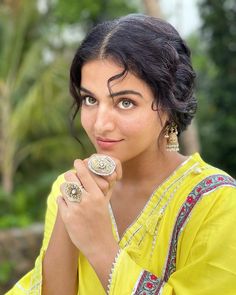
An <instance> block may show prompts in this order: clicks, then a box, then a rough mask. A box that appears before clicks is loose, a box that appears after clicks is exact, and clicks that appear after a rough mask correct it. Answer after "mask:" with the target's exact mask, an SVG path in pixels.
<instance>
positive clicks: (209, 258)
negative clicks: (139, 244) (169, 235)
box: [109, 187, 236, 295]
mask: <svg viewBox="0 0 236 295" xmlns="http://www.w3.org/2000/svg"><path fill="white" fill-rule="evenodd" d="M217 191H218V192H217V198H214V194H215V192H213V193H212V195H211V194H210V195H205V196H203V197H204V198H211V197H212V202H214V204H213V206H211V209H210V211H209V212H208V214H207V216H206V218H205V219H204V221H203V222H202V224H201V226H200V229H199V230H198V231H197V232H196V233H194V234H195V238H194V239H193V243H192V245H190V247H189V245H188V247H189V248H190V251H189V253H188V255H187V260H186V261H185V262H184V263H183V262H182V261H177V263H176V265H177V269H176V271H175V272H173V273H172V275H171V276H170V277H169V279H168V281H167V282H164V280H162V278H158V277H157V276H156V275H155V274H151V273H149V272H147V271H145V270H143V269H142V268H141V267H140V266H139V265H137V264H136V263H135V262H134V261H133V260H132V259H131V257H130V256H129V255H128V254H127V253H126V252H125V250H123V251H122V252H121V254H120V255H119V257H118V260H117V263H116V264H115V267H114V270H113V274H112V279H111V286H110V293H109V294H110V295H121V294H122V295H144V294H146V295H152V294H155V295H160V294H162V295H190V294H191V295H199V294H201V295H222V294H227V295H235V294H236V234H235V226H236V189H235V188H231V187H221V188H219V190H217ZM215 200H216V201H215ZM200 202H201V201H200ZM193 224H194V223H193ZM187 226H188V225H187ZM188 232H189V230H188ZM185 239H186V241H185ZM180 240H181V239H180ZM187 243H188V237H187V236H184V238H183V239H182V240H181V244H179V245H178V247H179V248H180V249H181V251H185V250H186V249H185V248H184V245H187ZM180 257H181V255H180ZM185 257H186V255H185ZM180 259H181V258H180ZM178 265H181V266H180V267H179V266H178Z"/></svg>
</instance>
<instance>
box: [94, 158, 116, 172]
mask: <svg viewBox="0 0 236 295" xmlns="http://www.w3.org/2000/svg"><path fill="white" fill-rule="evenodd" d="M88 168H89V170H90V171H92V172H93V173H95V174H97V175H100V176H109V175H111V174H112V173H113V172H114V171H115V169H116V163H115V161H114V160H113V159H112V158H111V157H109V156H106V155H92V156H91V157H90V158H89V160H88Z"/></svg>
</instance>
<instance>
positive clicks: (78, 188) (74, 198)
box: [62, 182, 84, 203]
mask: <svg viewBox="0 0 236 295" xmlns="http://www.w3.org/2000/svg"><path fill="white" fill-rule="evenodd" d="M62 190H63V192H64V194H65V195H66V197H67V199H68V200H69V201H70V202H77V203H80V202H81V200H82V193H83V191H84V188H83V186H82V185H81V184H78V183H76V182H65V183H64V184H63V187H62Z"/></svg>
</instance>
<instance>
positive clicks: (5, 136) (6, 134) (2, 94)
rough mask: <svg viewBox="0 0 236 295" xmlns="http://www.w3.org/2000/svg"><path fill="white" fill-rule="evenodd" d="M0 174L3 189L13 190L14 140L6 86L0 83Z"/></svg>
mask: <svg viewBox="0 0 236 295" xmlns="http://www.w3.org/2000/svg"><path fill="white" fill-rule="evenodd" d="M0 86H1V87H0V112H1V120H0V143H1V144H0V174H1V185H2V188H3V191H4V192H6V193H7V194H10V193H11V192H12V191H13V178H14V150H15V141H14V140H11V132H10V116H11V103H10V95H9V92H8V87H7V85H5V84H3V83H2V84H1V85H0Z"/></svg>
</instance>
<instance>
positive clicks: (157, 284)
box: [132, 270, 164, 295]
mask: <svg viewBox="0 0 236 295" xmlns="http://www.w3.org/2000/svg"><path fill="white" fill-rule="evenodd" d="M163 283H164V282H163V280H161V279H160V278H158V277H156V276H155V275H153V274H151V273H150V272H148V271H146V270H145V271H143V273H142V275H141V277H140V279H139V281H138V285H137V288H136V290H134V293H132V295H158V294H159V292H160V290H161V288H162V286H163Z"/></svg>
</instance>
